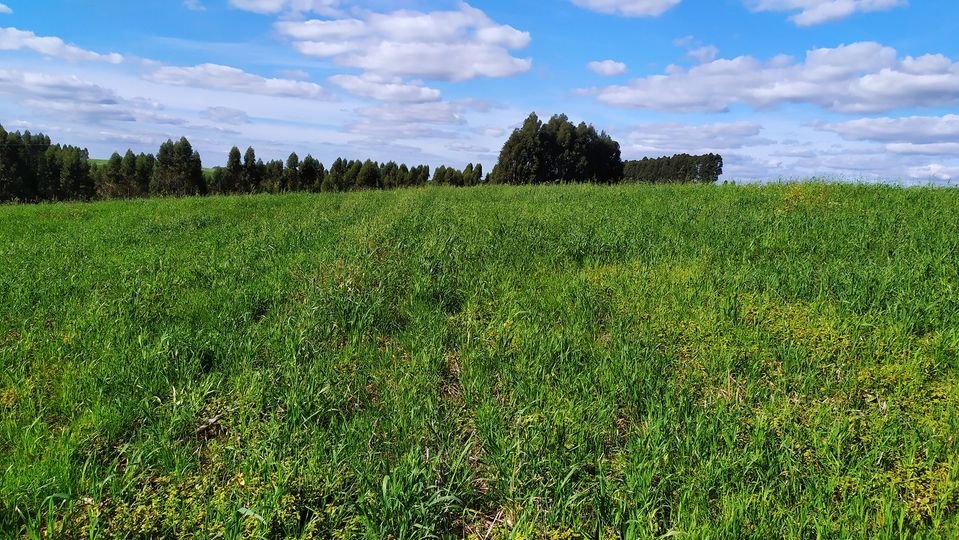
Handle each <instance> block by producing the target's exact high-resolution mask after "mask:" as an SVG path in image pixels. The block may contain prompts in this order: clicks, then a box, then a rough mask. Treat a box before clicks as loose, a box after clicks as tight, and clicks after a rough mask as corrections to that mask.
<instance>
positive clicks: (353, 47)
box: [275, 3, 532, 81]
mask: <svg viewBox="0 0 959 540" xmlns="http://www.w3.org/2000/svg"><path fill="white" fill-rule="evenodd" d="M358 13H359V14H358V15H357V16H356V17H354V18H339V19H329V20H326V19H322V20H321V19H313V20H307V21H280V22H277V23H276V25H275V27H276V29H277V31H278V32H280V33H281V34H283V35H285V36H288V37H290V38H292V39H293V41H294V47H295V48H296V49H297V50H298V51H300V52H301V53H303V54H306V55H309V56H317V57H321V58H328V59H330V60H331V61H332V62H333V63H334V64H337V65H339V66H344V67H350V68H356V69H360V70H362V71H364V72H366V73H370V74H375V75H380V76H385V77H423V78H427V79H436V80H448V81H462V80H467V79H473V78H476V77H508V76H512V75H516V74H519V73H524V72H526V71H529V69H530V67H531V66H532V60H530V59H528V58H526V59H523V58H516V57H514V56H512V54H511V53H510V51H511V50H516V49H523V48H525V47H526V46H527V45H529V43H530V35H529V33H527V32H521V31H519V30H517V29H515V28H513V27H512V26H507V25H501V24H497V23H496V22H494V21H492V20H491V19H490V18H489V17H487V16H486V14H485V13H483V12H482V11H480V10H478V9H476V8H473V7H471V6H469V5H468V4H465V3H464V4H461V5H460V7H459V9H458V10H456V11H432V12H428V13H424V12H419V11H408V10H403V11H396V12H392V13H375V12H368V11H363V12H358Z"/></svg>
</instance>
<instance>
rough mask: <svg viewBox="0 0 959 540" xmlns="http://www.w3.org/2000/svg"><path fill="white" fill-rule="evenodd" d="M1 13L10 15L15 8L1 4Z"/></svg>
mask: <svg viewBox="0 0 959 540" xmlns="http://www.w3.org/2000/svg"><path fill="white" fill-rule="evenodd" d="M0 13H3V14H6V15H10V14H12V13H13V10H12V9H10V6H8V5H6V4H0Z"/></svg>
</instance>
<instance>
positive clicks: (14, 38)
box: [0, 4, 123, 64]
mask: <svg viewBox="0 0 959 540" xmlns="http://www.w3.org/2000/svg"><path fill="white" fill-rule="evenodd" d="M0 5H2V4H0ZM8 9H9V8H8ZM0 11H2V10H0ZM22 49H28V50H32V51H34V52H37V53H40V54H43V55H46V56H53V57H57V58H63V59H64V60H69V61H78V60H91V61H99V62H109V63H111V64H120V63H122V62H123V55H120V54H117V53H108V54H100V53H95V52H93V51H88V50H86V49H81V48H80V47H77V46H74V45H69V44H67V43H65V42H64V41H63V40H62V39H60V38H58V37H53V36H38V35H36V34H34V33H33V32H30V31H28V30H20V29H18V28H0V51H17V50H22Z"/></svg>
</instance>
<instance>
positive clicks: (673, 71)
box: [582, 42, 959, 113]
mask: <svg viewBox="0 0 959 540" xmlns="http://www.w3.org/2000/svg"><path fill="white" fill-rule="evenodd" d="M582 93H585V94H593V95H595V96H596V97H597V98H598V99H599V100H600V101H602V102H604V103H607V104H609V105H614V106H620V107H631V108H637V109H652V110H668V111H707V112H722V111H725V110H727V109H729V108H730V107H731V106H733V105H737V104H745V105H749V106H752V107H754V108H760V109H762V108H769V107H774V106H777V105H781V104H784V103H808V104H813V105H818V106H819V107H821V108H823V109H826V110H830V111H839V112H868V113H875V112H883V111H889V110H892V109H896V108H903V107H933V106H948V105H952V104H955V103H959V63H954V62H953V61H952V60H950V59H949V58H947V57H945V56H943V55H940V54H928V55H924V56H919V57H912V56H906V57H904V58H899V56H898V53H897V52H896V50H895V49H893V48H890V47H885V46H883V45H881V44H879V43H874V42H859V43H853V44H851V45H840V46H838V47H835V48H831V49H830V48H824V49H814V50H810V51H808V52H807V53H806V58H805V60H804V61H802V62H797V61H796V60H795V59H793V58H792V57H789V56H785V55H780V56H776V57H774V58H772V59H770V60H768V61H761V60H758V59H756V58H754V57H752V56H740V57H737V58H733V59H718V60H714V61H712V62H707V63H703V64H700V65H698V66H695V67H692V68H690V69H683V68H681V67H678V66H670V67H668V68H667V70H666V73H665V74H662V75H653V76H649V77H644V78H639V79H635V80H633V81H631V82H630V83H629V84H627V85H615V86H608V87H603V88H598V89H589V90H584V91H582Z"/></svg>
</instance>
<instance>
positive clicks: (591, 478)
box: [0, 184, 959, 539]
mask: <svg viewBox="0 0 959 540" xmlns="http://www.w3.org/2000/svg"><path fill="white" fill-rule="evenodd" d="M0 364H2V368H3V369H2V374H0V537H8V536H11V537H31V538H41V537H44V538H50V537H68V538H74V537H75V538H116V537H121V538H122V537H154V538H155V537H191V536H192V537H197V538H246V537H249V538H288V537H289V538H389V537H392V538H460V537H473V538H524V539H532V538H551V539H567V538H580V537H587V538H617V537H622V538H662V537H682V538H757V539H766V538H778V537H788V538H815V537H817V536H820V537H844V538H877V537H879V538H899V537H923V538H949V537H952V538H955V537H956V536H957V535H959V191H956V190H934V189H901V188H893V187H868V186H852V185H825V184H803V185H771V186H764V187H736V186H692V187H681V186H665V187H653V186H621V187H595V186H570V187H550V188H506V187H480V188H474V189H465V190H455V189H441V188H426V189H409V190H400V191H393V192H368V193H355V194H323V195H309V194H302V195H284V196H246V197H224V198H205V199H198V198H197V199H180V200H174V199H167V200H139V201H127V202H122V201H117V202H105V203H94V204H55V205H36V206H4V207H0Z"/></svg>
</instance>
